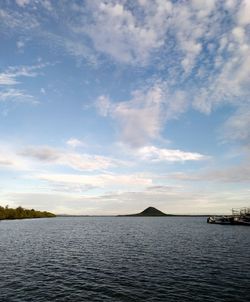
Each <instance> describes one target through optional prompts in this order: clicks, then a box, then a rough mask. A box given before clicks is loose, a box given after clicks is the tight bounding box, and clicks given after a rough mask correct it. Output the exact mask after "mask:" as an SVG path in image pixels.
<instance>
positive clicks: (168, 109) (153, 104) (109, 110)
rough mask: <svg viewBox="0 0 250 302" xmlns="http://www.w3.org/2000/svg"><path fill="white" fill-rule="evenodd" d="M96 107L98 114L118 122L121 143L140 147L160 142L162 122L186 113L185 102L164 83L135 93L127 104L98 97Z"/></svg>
mask: <svg viewBox="0 0 250 302" xmlns="http://www.w3.org/2000/svg"><path fill="white" fill-rule="evenodd" d="M96 107H97V110H98V112H99V113H100V114H101V115H103V116H106V117H107V116H109V117H111V118H112V119H114V120H115V121H116V122H117V124H118V125H119V127H120V129H121V137H120V139H121V140H122V141H124V142H125V143H127V144H129V145H131V146H134V147H140V146H143V145H145V144H147V143H148V142H150V141H152V140H155V139H159V138H160V134H161V130H162V128H163V126H164V123H165V122H166V121H167V120H170V119H175V118H178V117H179V115H180V114H181V113H183V112H185V110H186V108H187V101H186V96H185V94H184V93H182V92H181V91H177V92H176V93H174V94H173V95H171V94H169V93H168V90H167V87H166V83H156V84H154V85H153V86H152V87H149V88H147V89H144V90H137V91H134V92H133V93H132V98H131V99H130V100H129V101H123V102H112V101H111V100H110V99H109V98H108V97H106V96H100V97H99V98H98V100H97V102H96Z"/></svg>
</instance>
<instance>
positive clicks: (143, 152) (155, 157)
mask: <svg viewBox="0 0 250 302" xmlns="http://www.w3.org/2000/svg"><path fill="white" fill-rule="evenodd" d="M137 152H138V155H139V156H140V157H141V159H143V160H149V161H153V162H160V161H167V162H185V161H199V160H204V159H207V158H208V157H207V156H205V155H202V154H200V153H195V152H185V151H181V150H174V149H161V148H157V147H154V146H146V147H143V148H140V149H138V151H137Z"/></svg>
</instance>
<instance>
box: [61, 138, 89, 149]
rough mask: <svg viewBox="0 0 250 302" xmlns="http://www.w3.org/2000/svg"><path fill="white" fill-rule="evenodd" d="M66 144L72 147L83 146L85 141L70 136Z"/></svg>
mask: <svg viewBox="0 0 250 302" xmlns="http://www.w3.org/2000/svg"><path fill="white" fill-rule="evenodd" d="M66 144H67V145H68V146H70V147H72V148H77V147H83V146H85V143H84V142H83V141H81V140H79V139H77V138H74V137H71V138H70V139H68V140H67V142H66Z"/></svg>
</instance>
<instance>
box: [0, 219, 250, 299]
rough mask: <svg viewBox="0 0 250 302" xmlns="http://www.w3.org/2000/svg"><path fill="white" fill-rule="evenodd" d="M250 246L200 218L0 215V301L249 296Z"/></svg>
mask: <svg viewBox="0 0 250 302" xmlns="http://www.w3.org/2000/svg"><path fill="white" fill-rule="evenodd" d="M249 247H250V228H249V227H246V226H221V225H210V224H207V223H206V219H205V218H168V217H162V218H151V217H148V218H142V217H139V218H136V217H82V218H81V217H78V218H70V217H67V218H66V217H65V218H59V217H58V218H54V219H31V220H15V221H0V301H3V302H5V301H6V302H8V301H18V302H20V301H60V302H61V301H136V302H137V301H217V302H218V301H230V302H232V301H234V302H235V301H249V296H250V295H249V289H250V250H249Z"/></svg>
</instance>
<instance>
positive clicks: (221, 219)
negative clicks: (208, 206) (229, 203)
mask: <svg viewBox="0 0 250 302" xmlns="http://www.w3.org/2000/svg"><path fill="white" fill-rule="evenodd" d="M207 223H214V224H233V223H232V219H231V217H229V216H210V217H208V219H207Z"/></svg>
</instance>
